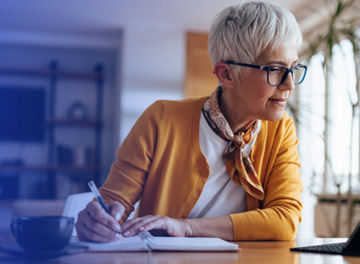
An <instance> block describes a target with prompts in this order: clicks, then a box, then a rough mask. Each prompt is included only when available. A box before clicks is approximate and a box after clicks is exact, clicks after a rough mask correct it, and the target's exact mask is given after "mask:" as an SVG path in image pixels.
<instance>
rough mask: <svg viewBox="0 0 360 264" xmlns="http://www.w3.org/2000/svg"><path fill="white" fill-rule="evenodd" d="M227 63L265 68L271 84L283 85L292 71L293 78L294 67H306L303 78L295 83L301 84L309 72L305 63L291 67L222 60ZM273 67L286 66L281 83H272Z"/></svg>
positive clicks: (282, 66)
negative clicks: (271, 71)
mask: <svg viewBox="0 0 360 264" xmlns="http://www.w3.org/2000/svg"><path fill="white" fill-rule="evenodd" d="M222 62H224V63H226V64H232V65H237V66H245V67H250V68H255V69H260V70H263V71H266V73H267V76H266V77H267V82H268V84H269V85H270V86H280V85H282V84H283V83H284V82H285V80H286V78H287V76H288V75H289V72H290V73H291V77H292V78H293V77H294V69H295V68H297V67H302V68H303V69H304V75H303V77H302V78H301V80H300V81H299V82H297V83H295V82H294V85H299V84H301V83H302V82H303V81H304V79H305V76H306V72H307V66H306V65H303V64H300V63H298V64H296V65H295V66H293V67H291V68H288V67H286V66H284V65H269V66H264V65H256V64H247V63H241V62H236V61H233V60H226V61H222ZM273 67H281V68H284V69H286V72H285V73H284V75H283V76H282V78H281V82H280V83H279V84H276V85H275V84H271V83H270V80H269V72H270V70H271V69H272V68H273Z"/></svg>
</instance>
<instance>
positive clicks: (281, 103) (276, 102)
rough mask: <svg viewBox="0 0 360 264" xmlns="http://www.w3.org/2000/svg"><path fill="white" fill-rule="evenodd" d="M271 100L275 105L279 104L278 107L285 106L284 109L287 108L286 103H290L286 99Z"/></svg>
mask: <svg viewBox="0 0 360 264" xmlns="http://www.w3.org/2000/svg"><path fill="white" fill-rule="evenodd" d="M269 100H270V101H271V102H273V103H274V104H278V105H280V106H283V107H285V106H286V102H287V101H288V100H287V99H285V98H270V99H269Z"/></svg>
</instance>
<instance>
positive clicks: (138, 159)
mask: <svg viewBox="0 0 360 264" xmlns="http://www.w3.org/2000/svg"><path fill="white" fill-rule="evenodd" d="M162 111H163V105H162V104H161V103H159V102H155V103H154V104H152V105H151V106H150V107H149V108H148V109H147V110H145V112H144V113H143V114H142V115H141V116H140V117H139V119H138V120H137V121H136V123H135V125H134V126H133V128H132V129H131V131H130V132H129V134H128V136H127V137H126V139H125V140H124V141H123V143H122V144H121V146H120V148H119V149H118V151H117V154H116V160H115V162H114V163H113V164H112V166H111V169H110V172H109V174H108V177H107V179H106V181H105V182H104V184H103V186H102V187H101V188H100V189H99V190H100V192H101V194H102V195H103V197H104V200H105V202H106V203H111V202H113V201H119V202H121V203H122V204H123V205H124V207H125V213H124V216H123V218H122V221H124V220H126V218H127V217H128V216H129V214H130V213H131V212H132V211H133V210H134V205H135V203H136V202H137V201H138V200H139V199H140V197H141V195H142V192H143V188H144V186H145V182H146V177H147V174H148V171H149V168H150V166H151V162H152V159H153V155H154V151H155V148H156V138H157V133H158V131H157V130H158V127H157V124H158V121H159V119H161V113H162Z"/></svg>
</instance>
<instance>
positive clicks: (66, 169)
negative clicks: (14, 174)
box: [0, 165, 100, 173]
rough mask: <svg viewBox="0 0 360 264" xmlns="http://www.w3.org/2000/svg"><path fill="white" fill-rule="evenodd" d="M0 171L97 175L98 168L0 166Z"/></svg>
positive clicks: (74, 166) (87, 166)
mask: <svg viewBox="0 0 360 264" xmlns="http://www.w3.org/2000/svg"><path fill="white" fill-rule="evenodd" d="M0 171H20V172H26V171H27V172H67V173H97V172H99V171H100V168H99V166H96V165H86V166H76V165H0Z"/></svg>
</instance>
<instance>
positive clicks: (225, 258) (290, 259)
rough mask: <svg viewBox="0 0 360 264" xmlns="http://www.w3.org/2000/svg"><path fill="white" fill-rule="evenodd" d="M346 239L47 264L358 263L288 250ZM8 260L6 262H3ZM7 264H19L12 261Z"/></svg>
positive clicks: (88, 256) (73, 258) (84, 256)
mask: <svg viewBox="0 0 360 264" xmlns="http://www.w3.org/2000/svg"><path fill="white" fill-rule="evenodd" d="M343 241H344V239H307V240H298V241H279V242H275V241H266V242H259V241H256V242H247V241H246V242H237V244H239V246H240V248H241V250H240V251H239V252H228V253H209V252H202V253H185V252H178V253H166V252H152V253H145V252H141V253H135V252H129V253H118V252H111V253H81V254H77V255H70V256H63V257H61V258H58V259H54V260H52V261H47V262H46V263H86V264H95V263H101V264H104V263H106V264H112V263H114V264H122V263H141V264H144V263H149V264H157V263H161V264H165V263H175V264H181V263H186V264H190V263H205V264H212V263H221V264H226V263H232V264H235V263H247V264H253V263H256V264H257V263H261V264H263V263H267V264H272V263H274V264H275V263H276V264H282V263H284V264H285V263H286V264H291V263H296V264H300V263H306V264H309V263H320V264H322V263H323V264H332V263H334V264H335V263H336V264H339V263H340V264H341V263H359V264H360V257H343V256H338V255H324V254H309V253H295V252H290V250H289V248H291V247H295V246H307V245H315V244H323V243H332V242H343ZM4 260H5V261H4ZM0 263H7V261H6V256H5V255H3V254H0ZM8 263H16V262H13V261H9V262H8Z"/></svg>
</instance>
